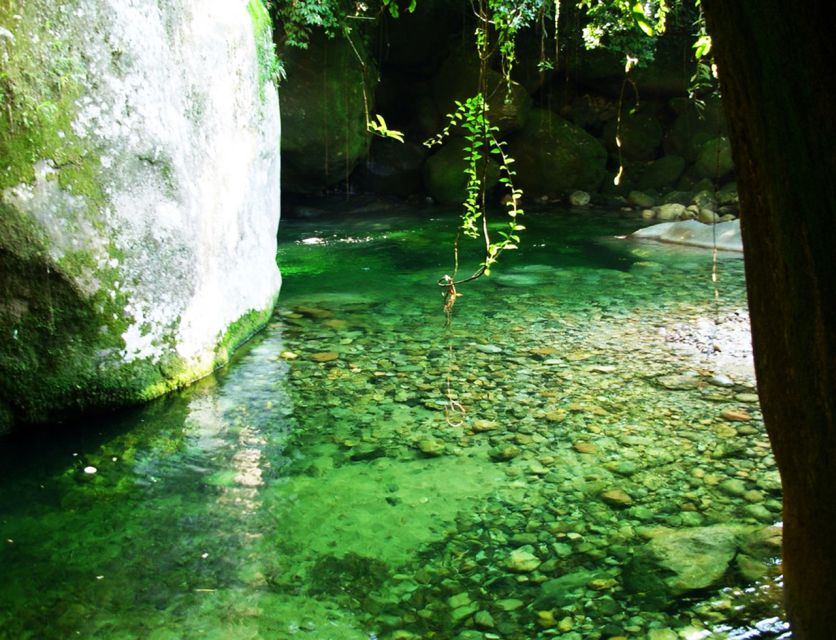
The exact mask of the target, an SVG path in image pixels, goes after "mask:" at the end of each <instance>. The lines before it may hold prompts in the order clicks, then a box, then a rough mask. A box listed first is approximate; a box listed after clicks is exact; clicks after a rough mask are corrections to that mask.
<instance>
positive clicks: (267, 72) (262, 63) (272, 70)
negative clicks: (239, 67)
mask: <svg viewBox="0 0 836 640" xmlns="http://www.w3.org/2000/svg"><path fill="white" fill-rule="evenodd" d="M247 12H248V13H249V14H250V18H251V19H252V23H253V35H254V37H255V48H256V56H257V59H258V92H259V97H260V98H261V100H262V102H263V101H264V98H265V96H266V93H265V91H266V87H267V85H270V84H276V82H277V80H278V73H279V59H278V57H277V56H276V45H275V44H274V43H273V21H272V20H271V19H270V13H269V12H268V11H267V7H266V6H265V5H264V2H263V1H262V0H250V1H249V2H248V3H247Z"/></svg>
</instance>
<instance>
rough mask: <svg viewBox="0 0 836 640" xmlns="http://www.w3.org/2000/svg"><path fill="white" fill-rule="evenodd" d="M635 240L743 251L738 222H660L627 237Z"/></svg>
mask: <svg viewBox="0 0 836 640" xmlns="http://www.w3.org/2000/svg"><path fill="white" fill-rule="evenodd" d="M628 238H631V239H637V240H658V241H660V242H670V243H672V244H683V245H689V246H692V247H702V248H705V249H713V248H714V247H715V246H716V247H717V248H718V249H721V250H723V251H743V240H742V238H741V236H740V221H739V220H730V221H728V222H719V223H717V224H713V225H711V224H703V223H702V222H698V221H697V220H680V221H678V222H662V223H660V224H655V225H653V226H650V227H645V228H644V229H639V230H638V231H635V232H633V233H632V234H630V235H629V236H628Z"/></svg>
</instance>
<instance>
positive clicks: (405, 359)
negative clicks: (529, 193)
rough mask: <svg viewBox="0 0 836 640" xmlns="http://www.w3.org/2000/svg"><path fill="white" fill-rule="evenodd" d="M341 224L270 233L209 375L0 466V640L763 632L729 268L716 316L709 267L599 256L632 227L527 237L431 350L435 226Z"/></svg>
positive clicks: (475, 290)
mask: <svg viewBox="0 0 836 640" xmlns="http://www.w3.org/2000/svg"><path fill="white" fill-rule="evenodd" d="M338 208H339V207H338ZM430 212H431V213H432V215H429V214H430ZM345 214H346V212H343V211H340V212H339V215H338V216H336V217H335V218H334V219H331V218H329V217H327V216H324V217H320V218H319V219H317V220H314V221H310V222H304V223H301V222H295V221H290V222H287V221H286V223H285V226H284V232H283V236H284V241H283V244H282V245H281V246H280V252H279V255H280V257H281V259H282V262H283V264H286V265H290V267H289V268H288V269H287V270H286V276H287V281H286V283H285V288H284V291H283V294H282V298H281V300H280V302H279V306H278V311H277V314H275V315H274V316H273V319H272V320H271V321H270V322H269V324H268V327H267V329H266V330H265V331H264V332H262V333H260V334H259V335H257V336H256V337H255V338H254V339H253V340H251V341H250V342H249V343H248V346H246V347H244V348H243V349H242V350H241V351H240V352H239V354H238V355H237V356H236V357H235V358H233V364H232V365H231V366H230V367H227V368H224V369H222V370H219V371H218V372H217V373H216V374H215V375H213V376H210V377H209V378H206V379H205V380H204V381H203V382H199V383H197V384H196V385H195V386H193V387H190V388H188V389H185V390H182V391H179V392H177V393H175V394H173V395H172V396H169V397H166V398H163V399H159V400H156V401H154V402H152V403H151V404H149V405H147V406H145V407H143V408H141V409H138V410H136V411H133V412H131V413H129V414H126V415H123V416H116V417H114V418H113V419H112V420H103V419H101V418H97V419H96V429H93V430H87V431H86V432H82V433H78V434H65V436H64V437H63V438H55V439H53V440H51V441H50V442H49V443H48V444H47V445H44V443H43V442H39V441H38V442H36V441H35V439H33V441H32V444H31V445H30V446H27V445H26V444H25V443H13V442H10V446H9V447H5V446H4V447H3V449H2V450H0V454H2V455H8V456H9V460H8V462H7V460H5V459H4V460H3V461H2V464H0V470H1V471H0V474H2V475H3V477H2V479H0V510H2V512H3V513H4V514H5V515H4V520H3V538H4V539H6V540H11V541H12V542H8V541H6V542H4V545H5V546H3V547H2V551H0V565H2V569H3V572H4V575H5V576H7V580H6V581H4V583H3V585H0V599H2V600H3V602H6V603H9V604H10V606H8V607H6V608H4V610H3V611H2V612H0V628H2V629H4V630H5V632H6V633H8V634H11V637H14V636H15V634H16V635H20V633H18V631H19V630H26V631H30V632H35V633H37V634H39V635H40V636H41V637H46V638H52V637H54V638H59V637H68V636H72V635H73V634H75V633H80V634H81V635H83V636H85V637H91V638H95V637H112V636H113V635H114V634H115V633H117V630H118V632H119V633H122V634H125V635H128V636H130V635H133V636H138V637H148V638H155V639H156V638H175V637H176V638H180V637H192V636H195V637H196V636H200V635H203V636H209V637H212V636H215V637H222V638H239V637H241V638H265V640H266V639H267V638H271V639H275V638H280V639H281V640H292V639H293V638H296V637H300V634H304V635H305V637H309V638H315V639H316V640H326V639H327V640H334V639H335V638H340V639H341V640H342V639H345V640H368V638H369V637H370V635H372V634H374V635H376V636H377V637H378V638H381V640H393V639H395V638H399V639H400V638H421V637H424V636H427V635H430V634H434V636H435V637H436V638H439V639H444V640H453V639H457V640H458V639H460V638H461V639H465V638H468V639H469V638H479V639H480V640H490V639H491V638H492V637H493V636H496V635H500V637H502V636H505V637H512V638H513V637H520V638H531V639H535V640H546V639H548V638H551V637H555V636H557V637H567V638H574V639H575V640H578V639H582V640H585V639H587V638H600V637H606V634H609V635H616V633H617V634H618V635H625V636H627V637H635V638H648V637H653V638H656V637H661V638H664V637H675V635H677V634H679V635H680V636H681V635H682V634H686V635H685V637H687V634H691V635H698V636H701V637H705V638H711V639H712V640H720V639H723V640H727V639H729V638H744V637H745V638H754V637H760V638H767V637H777V636H779V635H780V633H782V632H783V631H774V630H775V629H780V628H781V624H782V623H781V620H780V607H779V606H778V605H777V604H776V602H775V597H776V596H777V594H779V593H780V588H779V586H778V585H779V584H780V583H779V582H776V580H775V577H774V576H772V575H771V574H770V573H769V571H770V561H771V560H770V559H771V558H772V556H773V555H776V554H777V553H778V551H777V547H776V546H775V541H774V540H775V538H774V535H773V533H774V531H773V530H772V528H771V526H770V525H771V524H773V523H774V522H776V521H777V520H778V519H779V518H780V497H781V496H780V483H779V482H778V479H777V473H776V472H775V467H774V462H773V461H772V458H771V454H770V450H769V446H768V442H767V440H766V436H765V434H764V432H763V427H762V423H761V418H760V413H759V410H758V405H757V397H756V395H755V394H754V388H753V384H754V383H753V380H752V378H751V371H750V369H751V362H749V361H748V360H747V357H748V356H747V355H746V349H745V340H743V341H742V342H741V341H739V340H736V339H731V338H730V336H731V337H734V335H735V332H736V331H743V330H744V327H745V322H744V318H743V317H741V316H738V313H741V314H742V313H745V294H744V287H743V279H742V278H743V273H742V262H741V261H740V259H739V257H738V256H736V255H734V254H729V255H728V256H722V255H721V257H720V260H721V262H720V275H721V280H720V283H721V289H720V290H721V300H720V307H719V310H718V311H719V317H717V316H715V310H714V307H713V292H712V287H711V286H710V277H711V257H710V254H707V253H705V252H700V251H697V250H692V249H682V250H678V249H674V248H671V247H666V246H654V245H652V244H634V243H631V242H627V241H624V240H616V239H612V238H611V236H613V235H616V234H617V235H624V233H625V232H626V231H628V230H631V229H633V228H635V226H636V225H637V224H639V223H638V221H637V220H636V219H634V218H631V217H626V216H623V217H619V214H618V213H615V212H612V213H610V214H609V215H608V217H598V216H596V214H595V213H593V212H591V211H589V210H585V211H583V213H582V214H581V213H576V214H571V213H569V212H565V211H560V212H558V211H548V212H546V211H536V210H534V211H530V212H529V214H528V215H529V221H528V222H529V225H528V226H529V233H530V236H529V242H528V243H526V244H525V245H524V246H522V247H521V249H520V255H519V256H511V257H509V259H508V261H507V262H506V264H505V267H504V269H503V270H501V271H497V272H496V273H494V274H493V275H492V276H491V277H490V278H488V279H485V280H483V281H480V283H479V284H478V285H472V286H471V287H469V288H468V289H467V290H466V291H464V294H465V295H464V297H463V298H462V299H461V300H460V302H459V303H458V304H457V306H456V313H457V315H456V317H455V318H454V321H453V329H452V334H451V335H449V336H448V335H445V329H444V319H443V314H442V312H441V305H442V303H443V300H442V298H441V296H439V295H438V291H437V290H436V285H435V281H436V280H437V278H438V273H439V270H443V269H444V268H446V267H447V264H446V262H447V260H448V259H449V256H448V255H447V251H446V247H447V246H449V242H450V241H451V239H452V235H453V229H454V228H455V219H456V216H455V213H454V212H453V211H450V212H440V211H439V210H438V209H432V210H431V211H423V212H421V214H420V215H417V216H416V215H415V213H414V212H410V215H408V216H406V215H405V216H401V215H399V212H393V211H392V210H391V209H390V210H388V211H381V212H380V214H378V215H375V214H374V213H373V212H371V211H370V210H369V208H364V212H363V216H362V218H360V219H358V218H353V219H352V217H351V216H348V217H347V216H346V215H345ZM416 220H422V222H420V223H419V222H416ZM462 259H463V260H470V259H472V260H475V261H478V260H479V259H480V255H479V251H476V252H474V255H467V254H466V253H464V252H463V254H462ZM375 273H386V274H388V284H389V286H388V287H386V288H382V287H380V284H379V280H377V279H375V278H373V277H371V276H372V274H375ZM715 319H716V320H715ZM244 333H246V331H244ZM448 340H452V345H453V355H452V360H451V355H450V352H449V349H448ZM715 344H717V345H719V346H721V347H722V351H715V350H714V349H713V348H712V347H713V345H715ZM451 368H452V369H451ZM450 371H452V373H453V386H454V391H455V392H456V393H457V394H458V396H457V397H458V399H459V400H460V401H461V402H462V403H463V404H464V406H465V407H466V409H467V411H468V414H467V416H466V422H465V424H464V425H462V426H461V427H458V428H452V427H450V426H449V425H448V424H447V422H446V420H445V418H444V411H443V408H444V402H445V393H446V390H445V386H446V385H445V381H446V378H447V374H448V372H450ZM723 415H725V416H727V417H723ZM4 444H5V443H4ZM73 454H76V455H73ZM93 469H94V470H95V473H93V472H92V470H93ZM10 487H13V490H10V489H9V488H10ZM67 531H73V535H71V536H67V533H66V532H67ZM756 533H757V535H758V536H759V537H756V538H752V536H754V535H755V534H756ZM706 535H715V537H716V538H717V539H719V540H725V541H728V544H727V545H726V546H727V547H728V548H724V549H723V553H726V554H728V557H731V555H732V554H734V557H735V559H734V560H731V561H729V560H728V557H727V556H721V557H720V558H719V560H715V561H714V562H713V563H711V564H708V565H706V566H712V567H716V566H719V567H720V569H719V570H718V571H720V572H721V573H722V575H721V576H720V577H719V578H718V577H717V576H714V580H716V584H714V583H712V584H714V586H711V587H709V588H707V589H704V590H702V591H700V590H695V591H689V592H688V593H686V594H684V595H681V596H671V595H670V593H669V590H668V588H667V587H666V586H664V585H659V584H657V583H658V581H656V582H652V581H651V583H650V584H651V586H652V587H653V589H654V593H652V594H648V593H643V592H642V591H641V589H642V588H643V584H644V583H642V581H641V580H637V579H636V576H635V572H636V569H637V568H641V567H643V566H647V565H648V563H649V564H650V565H651V566H657V564H658V562H659V561H658V560H657V558H656V556H653V555H649V554H648V553H647V552H646V550H647V549H648V548H649V549H650V550H651V551H653V550H658V549H663V550H665V549H670V548H672V547H673V546H674V544H673V542H674V541H676V543H677V546H678V547H683V546H684V545H686V543H687V542H688V541H689V540H696V541H699V540H701V539H704V536H706ZM653 536H662V541H660V542H659V543H655V544H654V545H653V546H650V545H649V543H648V539H650V538H652V537H653ZM738 537H739V538H740V540H739V541H738V540H737V538H738ZM732 544H733V545H734V548H732V547H731V546H730V545H732ZM684 548H685V550H686V551H688V552H689V553H695V552H696V551H699V550H695V549H694V548H693V547H688V546H685V547H684ZM758 549H760V550H758ZM764 552H765V554H766V556H765V557H764V555H763V554H764ZM634 557H636V558H637V560H635V561H633V560H632V559H633V558H634ZM687 557H689V556H686V558H687ZM696 557H697V558H699V559H700V560H703V559H704V558H703V556H702V555H701V554H699V553H696ZM724 558H725V560H724ZM654 563H655V564H654ZM718 563H719V564H718ZM628 567H629V568H628ZM774 568H779V567H774ZM686 577H687V576H686ZM681 586H682V585H681V584H680V583H677V588H681ZM684 586H685V587H686V588H687V587H689V586H690V587H693V586H694V585H693V584H690V585H689V584H685V585H684ZM666 590H667V591H668V593H667V595H665V592H666ZM744 590H748V591H749V592H750V593H746V592H744ZM660 597H661V598H662V600H658V599H659V598H660ZM657 602H661V604H656V603H657ZM46 612H49V613H51V615H45V613H46ZM773 616H777V618H776V620H774V621H772V622H769V621H768V619H769V618H771V617H773ZM756 623H757V624H758V625H759V626H758V627H757V629H756V628H755V625H756ZM769 625H771V626H769ZM767 627H769V629H772V630H771V631H770V630H767ZM651 632H652V635H651ZM21 633H22V632H21ZM559 634H562V636H561V635H559ZM671 634H674V635H671ZM770 634H772V635H770ZM0 635H1V634H0Z"/></svg>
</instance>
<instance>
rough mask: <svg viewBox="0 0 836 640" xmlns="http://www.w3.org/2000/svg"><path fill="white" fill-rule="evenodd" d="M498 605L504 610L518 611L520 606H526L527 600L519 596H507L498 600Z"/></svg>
mask: <svg viewBox="0 0 836 640" xmlns="http://www.w3.org/2000/svg"><path fill="white" fill-rule="evenodd" d="M496 606H497V607H499V608H500V609H502V610H503V611H516V610H517V609H519V608H520V607H523V606H525V602H523V601H522V600H518V599H517V598H506V599H504V600H498V601H497V602H496Z"/></svg>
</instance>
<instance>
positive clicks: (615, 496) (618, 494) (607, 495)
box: [601, 489, 633, 508]
mask: <svg viewBox="0 0 836 640" xmlns="http://www.w3.org/2000/svg"><path fill="white" fill-rule="evenodd" d="M601 500H603V501H604V502H606V503H607V504H608V505H610V506H612V507H622V508H623V507H629V506H630V505H632V504H633V498H631V497H630V495H629V494H628V493H627V492H626V491H624V490H623V489H608V490H607V491H604V492H603V493H602V494H601Z"/></svg>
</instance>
